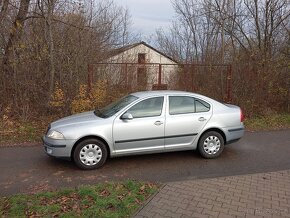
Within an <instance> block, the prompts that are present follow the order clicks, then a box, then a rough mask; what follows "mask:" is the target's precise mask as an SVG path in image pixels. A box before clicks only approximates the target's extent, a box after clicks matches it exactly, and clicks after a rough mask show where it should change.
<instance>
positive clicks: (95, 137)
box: [70, 135, 111, 160]
mask: <svg viewBox="0 0 290 218" xmlns="http://www.w3.org/2000/svg"><path fill="white" fill-rule="evenodd" d="M87 139H97V140H100V141H101V142H103V143H104V145H105V146H106V148H107V151H108V156H109V157H110V156H111V149H110V147H109V144H108V142H107V141H106V140H105V139H103V138H102V137H100V136H96V135H88V136H84V137H82V138H79V139H78V140H77V141H76V142H75V143H74V145H73V148H72V150H71V154H70V156H71V158H72V160H73V159H74V158H73V156H74V151H75V149H76V147H77V144H79V143H80V142H82V141H84V140H87Z"/></svg>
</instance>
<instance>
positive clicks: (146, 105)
mask: <svg viewBox="0 0 290 218" xmlns="http://www.w3.org/2000/svg"><path fill="white" fill-rule="evenodd" d="M163 101H164V97H155V98H149V99H146V100H143V101H141V102H139V103H137V104H135V105H134V106H133V107H131V108H130V109H129V110H128V111H127V112H128V113H130V114H132V116H133V118H141V117H155V116H160V115H161V113H162V107H163Z"/></svg>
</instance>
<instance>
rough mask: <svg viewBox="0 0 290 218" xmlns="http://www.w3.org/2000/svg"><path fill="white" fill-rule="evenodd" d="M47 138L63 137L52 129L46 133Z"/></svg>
mask: <svg viewBox="0 0 290 218" xmlns="http://www.w3.org/2000/svg"><path fill="white" fill-rule="evenodd" d="M47 137H48V138H52V139H64V136H63V134H61V133H60V132H58V131H55V130H52V131H50V132H49V133H48V134H47Z"/></svg>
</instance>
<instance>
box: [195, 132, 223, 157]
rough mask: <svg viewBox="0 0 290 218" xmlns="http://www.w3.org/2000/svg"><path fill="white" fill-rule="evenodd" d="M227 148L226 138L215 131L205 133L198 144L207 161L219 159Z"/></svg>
mask: <svg viewBox="0 0 290 218" xmlns="http://www.w3.org/2000/svg"><path fill="white" fill-rule="evenodd" d="M224 147H225V143H224V138H223V137H222V135H221V134H220V133H218V132H215V131H209V132H206V133H204V134H203V135H202V136H201V138H200V139H199V142H198V150H199V153H200V154H201V156H202V157H204V158H207V159H213V158H217V157H218V156H220V155H221V153H222V152H223V150H224Z"/></svg>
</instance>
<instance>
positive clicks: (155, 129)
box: [43, 91, 244, 169]
mask: <svg viewBox="0 0 290 218" xmlns="http://www.w3.org/2000/svg"><path fill="white" fill-rule="evenodd" d="M243 119H244V118H243V113H242V111H241V109H240V108H239V107H238V106H235V105H230V104H223V103H220V102H218V101H215V100H213V99H211V98H208V97H205V96H203V95H199V94H195V93H190V92H181V91H146V92H137V93H133V94H130V95H128V96H125V97H123V98H121V99H119V100H118V101H116V102H113V103H112V104H110V105H108V106H107V107H105V108H103V109H99V110H95V111H90V112H85V113H81V114H76V115H72V116H69V117H65V118H62V119H60V120H57V121H55V122H52V123H51V124H50V125H49V128H48V130H47V133H46V135H45V136H43V143H44V149H45V152H46V153H47V154H48V155H50V156H54V157H60V158H70V159H72V160H73V161H74V162H75V163H76V165H77V166H78V167H80V168H82V169H95V168H98V167H101V166H102V165H103V164H104V163H105V161H106V159H107V158H108V157H117V156H122V155H132V154H146V153H158V152H169V151H180V150H195V149H197V150H198V151H199V152H200V154H201V156H203V157H204V158H216V157H218V156H219V155H220V154H221V153H222V151H223V150H224V146H225V144H229V143H231V142H234V141H237V140H238V139H240V138H241V137H242V136H243V135H244V125H243Z"/></svg>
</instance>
